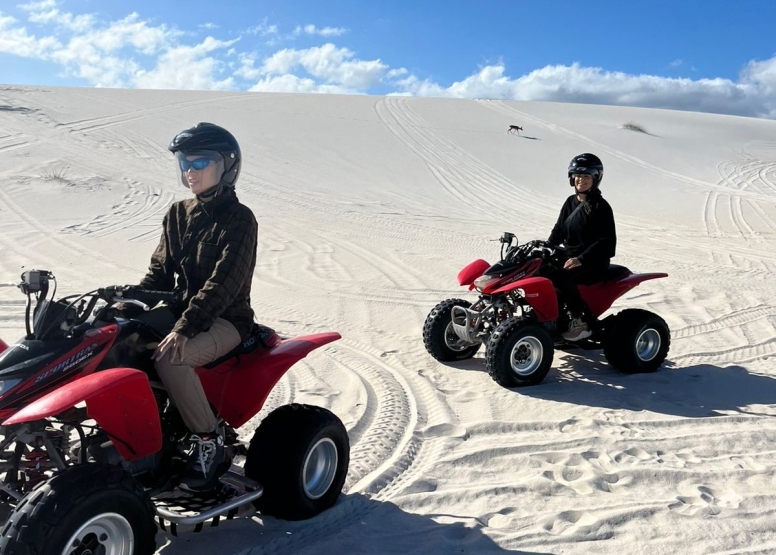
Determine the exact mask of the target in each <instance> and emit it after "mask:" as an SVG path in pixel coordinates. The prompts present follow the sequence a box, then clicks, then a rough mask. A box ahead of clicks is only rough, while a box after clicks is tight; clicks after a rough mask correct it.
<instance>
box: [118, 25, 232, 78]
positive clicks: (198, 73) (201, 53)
mask: <svg viewBox="0 0 776 555" xmlns="http://www.w3.org/2000/svg"><path fill="white" fill-rule="evenodd" d="M235 42H237V39H235V40H231V41H219V40H216V39H214V38H213V37H207V38H206V39H205V40H204V41H202V42H201V43H200V44H197V45H194V46H177V47H175V48H169V49H168V50H166V51H165V52H164V53H163V54H162V55H161V56H160V57H159V60H158V63H157V65H156V67H155V68H154V69H152V70H150V71H145V70H140V71H137V72H135V73H134V75H133V77H132V82H133V85H134V86H136V87H139V88H144V89H195V90H202V89H208V90H230V89H234V88H235V83H234V78H232V77H227V78H225V79H217V78H215V77H214V76H215V75H217V74H220V72H221V69H222V67H223V66H224V63H223V62H221V61H220V60H218V59H216V58H214V57H212V56H209V55H208V54H210V53H212V52H214V51H216V50H221V49H226V48H228V47H229V46H231V45H232V44H234V43H235Z"/></svg>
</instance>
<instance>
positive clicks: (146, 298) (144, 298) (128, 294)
mask: <svg viewBox="0 0 776 555" xmlns="http://www.w3.org/2000/svg"><path fill="white" fill-rule="evenodd" d="M98 295H99V296H100V297H101V298H102V299H104V300H106V301H109V302H117V303H127V304H134V305H136V306H140V305H139V304H138V303H141V304H145V303H156V302H160V301H161V302H166V303H178V302H180V300H181V294H180V293H179V292H178V291H154V290H152V289H141V288H139V287H135V286H134V285H114V286H111V287H105V288H102V289H99V290H98ZM132 301H136V302H132Z"/></svg>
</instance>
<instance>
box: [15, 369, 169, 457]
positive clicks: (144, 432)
mask: <svg viewBox="0 0 776 555" xmlns="http://www.w3.org/2000/svg"><path fill="white" fill-rule="evenodd" d="M81 402H86V410H87V413H88V415H89V417H91V418H93V419H94V420H96V421H97V424H99V426H100V428H102V430H104V431H105V433H107V434H108V436H109V437H110V438H111V440H113V445H114V446H115V447H116V449H117V450H118V452H119V453H120V454H121V456H122V457H123V458H124V460H127V461H132V460H135V459H140V458H142V457H146V456H148V455H152V454H154V453H156V452H157V451H159V449H161V448H162V428H161V424H160V422H159V411H158V409H157V406H156V400H155V399H154V394H153V392H152V391H151V386H150V384H149V383H148V376H146V374H145V373H144V372H141V371H139V370H134V369H132V368H114V369H112V370H104V371H102V372H97V373H95V374H90V375H89V376H86V377H84V378H80V379H78V380H75V381H72V382H69V383H67V384H65V385H63V386H62V387H60V388H59V389H55V390H54V391H52V392H51V393H48V394H46V395H44V396H43V397H40V398H39V399H37V400H35V401H33V402H32V403H30V404H29V405H27V406H26V407H24V408H23V409H22V410H20V411H19V412H17V413H15V414H14V415H13V416H11V417H10V418H8V419H7V420H6V421H5V422H3V426H9V425H11V424H22V423H24V422H33V421H36V420H42V419H44V418H50V417H52V416H56V415H57V414H60V413H62V412H64V411H66V410H67V409H69V408H71V407H73V406H75V405H76V404H78V403H81Z"/></svg>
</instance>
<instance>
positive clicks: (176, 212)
mask: <svg viewBox="0 0 776 555" xmlns="http://www.w3.org/2000/svg"><path fill="white" fill-rule="evenodd" d="M162 225H163V228H164V229H163V231H162V237H161V239H160V240H159V245H158V246H157V247H156V250H155V251H154V254H153V255H152V256H151V264H150V266H149V267H148V273H147V274H146V276H145V277H144V278H143V280H142V281H141V282H140V287H142V288H145V289H153V290H161V291H172V290H173V289H174V290H176V291H180V292H181V293H182V294H183V297H182V301H181V305H180V306H179V307H177V308H178V310H177V313H178V314H181V312H182V314H181V316H180V318H179V319H178V321H177V322H176V324H175V327H174V328H173V331H176V332H178V333H180V334H182V335H185V336H186V337H188V338H192V337H194V336H195V335H197V334H199V333H201V332H203V331H206V330H207V329H208V328H210V326H211V325H212V324H213V322H214V321H215V320H216V319H217V318H223V319H225V320H227V321H229V322H231V323H232V324H233V325H234V327H235V328H237V331H238V332H239V333H240V337H242V339H243V341H244V340H245V339H247V337H248V335H249V333H250V330H251V327H252V325H253V309H252V308H251V300H250V294H251V278H252V277H253V269H254V267H255V265H256V248H257V243H258V224H257V223H256V218H255V217H254V216H253V212H251V209H250V208H248V207H247V206H245V205H243V204H240V202H239V201H238V200H237V196H236V195H235V194H234V193H233V192H232V191H231V190H228V189H227V190H225V192H224V194H220V195H219V196H217V197H216V198H215V199H213V200H212V201H211V202H208V203H201V202H199V201H198V200H197V199H193V198H192V199H187V200H182V201H179V202H176V203H174V204H173V205H172V206H171V207H170V210H169V211H168V212H167V215H166V216H165V217H164V223H163V224H162ZM184 248H185V249H186V252H183V249H184ZM176 277H177V279H176ZM173 308H175V307H173Z"/></svg>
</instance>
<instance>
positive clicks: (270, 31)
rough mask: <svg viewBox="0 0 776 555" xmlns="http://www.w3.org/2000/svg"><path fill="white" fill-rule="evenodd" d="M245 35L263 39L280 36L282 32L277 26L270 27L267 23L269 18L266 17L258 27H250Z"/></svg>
mask: <svg viewBox="0 0 776 555" xmlns="http://www.w3.org/2000/svg"><path fill="white" fill-rule="evenodd" d="M245 33H246V34H248V35H259V36H262V37H265V36H267V35H272V36H278V35H280V30H279V29H278V26H277V25H269V24H268V23H267V18H266V17H265V18H264V19H263V20H262V21H261V23H259V24H258V25H254V26H253V27H248V28H247V29H246V30H245Z"/></svg>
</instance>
